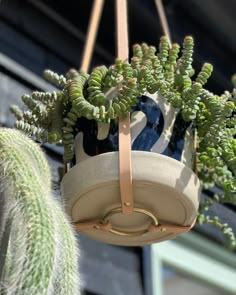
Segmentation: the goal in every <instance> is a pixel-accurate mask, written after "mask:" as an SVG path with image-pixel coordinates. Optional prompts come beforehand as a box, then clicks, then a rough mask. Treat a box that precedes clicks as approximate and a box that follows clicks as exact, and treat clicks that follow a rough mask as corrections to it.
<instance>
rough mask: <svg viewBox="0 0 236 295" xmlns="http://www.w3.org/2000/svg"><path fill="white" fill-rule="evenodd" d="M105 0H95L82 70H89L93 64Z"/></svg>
mask: <svg viewBox="0 0 236 295" xmlns="http://www.w3.org/2000/svg"><path fill="white" fill-rule="evenodd" d="M103 4H104V0H94V3H93V8H92V13H91V17H90V20H89V26H88V32H87V36H86V41H85V46H84V51H83V55H82V64H81V67H80V71H81V72H88V70H89V66H90V64H91V57H92V53H93V50H94V44H95V40H96V36H97V31H98V27H99V23H100V19H101V14H102V10H103Z"/></svg>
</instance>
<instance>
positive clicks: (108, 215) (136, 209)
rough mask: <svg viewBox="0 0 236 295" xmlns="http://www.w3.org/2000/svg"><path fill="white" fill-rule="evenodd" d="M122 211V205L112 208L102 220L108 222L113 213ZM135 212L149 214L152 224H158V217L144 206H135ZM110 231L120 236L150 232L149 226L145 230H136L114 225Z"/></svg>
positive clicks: (133, 235)
mask: <svg viewBox="0 0 236 295" xmlns="http://www.w3.org/2000/svg"><path fill="white" fill-rule="evenodd" d="M121 212H122V208H121V207H117V208H114V209H111V210H110V211H108V212H107V213H106V214H105V215H104V216H103V218H102V222H103V223H107V222H108V221H109V219H110V217H111V216H112V215H115V214H118V213H121ZM134 212H138V213H141V214H144V215H146V216H149V217H150V218H151V220H152V224H154V225H158V220H157V218H156V217H155V216H154V215H153V214H152V213H151V212H150V211H148V210H145V209H142V208H134ZM109 232H110V233H113V234H116V235H119V236H124V237H135V236H136V237H139V236H141V235H144V234H147V233H148V232H149V228H147V229H143V230H136V231H124V230H120V229H115V228H114V227H111V228H110V229H109Z"/></svg>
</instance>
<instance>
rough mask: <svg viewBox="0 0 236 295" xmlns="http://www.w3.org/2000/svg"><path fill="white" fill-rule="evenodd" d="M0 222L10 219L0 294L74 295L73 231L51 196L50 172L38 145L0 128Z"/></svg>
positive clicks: (75, 255)
mask: <svg viewBox="0 0 236 295" xmlns="http://www.w3.org/2000/svg"><path fill="white" fill-rule="evenodd" d="M0 182H1V195H2V196H3V198H4V204H5V206H4V218H3V222H2V224H1V225H0V239H1V238H2V236H3V232H4V229H5V225H6V223H7V220H11V231H10V239H9V244H8V249H7V256H6V261H5V265H4V273H3V277H2V281H1V286H0V287H1V289H0V293H1V294H20V295H31V294H40V295H43V294H45V295H46V294H61V295H66V294H68V295H73V294H79V288H78V285H79V276H78V269H77V262H78V261H77V258H78V250H77V246H76V239H75V235H74V232H73V229H72V228H71V226H70V223H69V221H68V220H67V217H66V216H65V214H64V212H63V210H62V208H61V206H60V204H59V203H58V201H57V200H56V199H55V198H54V197H53V195H52V193H51V188H50V184H51V179H50V170H49V167H48V164H47V161H46V159H45V157H44V155H43V153H42V151H41V150H40V148H39V146H38V145H37V144H36V143H34V142H33V141H32V140H31V139H29V138H28V137H27V136H26V135H23V134H22V133H21V132H20V131H17V130H12V129H7V128H1V129H0Z"/></svg>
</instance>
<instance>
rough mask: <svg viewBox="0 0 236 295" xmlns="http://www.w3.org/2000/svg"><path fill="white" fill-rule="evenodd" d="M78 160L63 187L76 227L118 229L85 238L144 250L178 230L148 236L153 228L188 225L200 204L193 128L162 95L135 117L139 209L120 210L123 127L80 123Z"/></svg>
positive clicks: (144, 103)
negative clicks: (127, 212)
mask: <svg viewBox="0 0 236 295" xmlns="http://www.w3.org/2000/svg"><path fill="white" fill-rule="evenodd" d="M76 128H77V129H76V133H77V135H76V138H75V155H76V157H75V162H74V166H73V167H72V169H70V170H69V172H68V173H67V174H66V175H65V176H64V178H63V180H62V183H61V188H62V193H63V196H64V202H65V208H66V211H67V213H68V214H69V215H70V216H71V218H72V221H74V222H80V223H81V222H89V221H93V220H100V221H101V222H106V221H107V220H109V223H110V224H112V228H110V230H98V227H96V226H94V227H92V228H89V229H86V230H85V231H84V233H85V234H86V235H88V236H90V237H92V238H94V239H96V240H100V241H103V242H107V243H111V244H116V245H127V246H136V245H145V244H149V243H154V242H158V241H163V240H166V239H171V238H174V237H176V236H177V235H178V234H179V233H180V232H179V231H174V232H173V231H171V230H166V228H164V229H165V231H149V230H148V229H149V228H150V224H153V223H155V224H156V225H157V224H159V225H160V224H166V225H168V224H169V225H177V226H183V227H188V226H190V225H191V224H193V222H194V220H195V218H196V214H197V210H198V205H199V199H200V182H199V180H198V178H197V176H196V175H195V173H194V172H193V171H192V164H193V136H192V130H191V126H190V124H187V123H186V122H184V121H183V119H182V118H181V116H180V115H179V114H178V112H177V111H176V110H175V109H174V108H173V107H171V105H170V104H169V103H167V102H166V100H165V98H163V97H162V96H161V95H160V94H159V93H156V94H154V95H150V94H148V93H147V94H146V95H144V96H142V97H140V98H139V102H138V104H137V105H136V106H135V107H134V108H133V110H132V112H131V142H132V151H131V160H132V179H133V182H132V184H133V193H134V209H135V210H134V212H133V214H130V215H124V214H122V212H121V200H120V189H119V164H118V156H119V155H118V140H119V138H118V127H117V124H116V123H114V122H112V123H111V124H104V123H98V124H97V123H96V122H94V121H88V120H85V119H81V120H80V121H79V122H78V125H77V127H76Z"/></svg>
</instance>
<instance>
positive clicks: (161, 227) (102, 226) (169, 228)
mask: <svg viewBox="0 0 236 295" xmlns="http://www.w3.org/2000/svg"><path fill="white" fill-rule="evenodd" d="M195 222H196V219H195V220H194V221H193V223H192V224H191V225H188V226H181V225H172V224H158V225H154V224H150V226H149V227H148V229H147V230H146V232H145V234H148V233H158V232H166V233H172V234H180V233H184V232H188V231H190V230H191V229H192V228H193V227H194V225H195ZM74 226H75V227H76V229H77V230H79V231H82V232H83V231H89V230H94V229H97V230H103V231H106V232H113V233H114V228H113V227H112V224H111V223H110V221H107V222H105V223H104V221H102V220H96V221H87V222H86V221H85V222H75V223H74ZM120 232H122V231H121V230H120ZM126 236H128V235H127V234H126ZM130 236H132V232H130Z"/></svg>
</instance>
